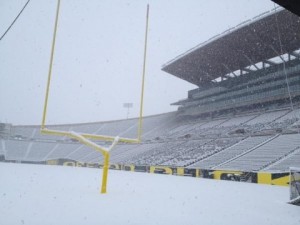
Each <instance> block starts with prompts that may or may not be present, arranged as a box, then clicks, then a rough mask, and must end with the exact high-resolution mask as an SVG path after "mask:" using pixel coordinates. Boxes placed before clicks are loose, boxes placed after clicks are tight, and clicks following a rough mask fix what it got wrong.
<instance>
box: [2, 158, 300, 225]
mask: <svg viewBox="0 0 300 225" xmlns="http://www.w3.org/2000/svg"><path fill="white" fill-rule="evenodd" d="M101 172H102V171H101V170H99V169H91V168H78V167H77V168H76V167H60V166H45V165H25V164H9V163H0V224H1V225H17V224H21V225H22V224H28V225H46V224H49V225H50V224H53V225H54V224H55V225H56V224H64V225H69V224H70V225H75V224H80V225H83V224H87V225H94V224H95V225H96V224H97V225H100V224H107V225H111V224H118V225H122V224H136V225H146V224H149V225H155V224H161V225H168V224H170V225H175V224H176V225H177V224H178V225H179V224H180V225H193V224H203V225H206V224H209V225H213V224H216V225H217V224H218V225H222V224H223V225H227V224H228V225H247V224H249V225H250V224H251V225H253V224H254V225H260V224H262V225H271V224H272V225H276V224H278V225H283V224H285V225H299V224H300V207H297V206H293V205H289V204H287V203H286V202H287V201H288V200H289V189H288V188H287V187H279V186H268V185H258V184H248V183H238V182H230V181H217V180H207V179H197V178H190V177H176V176H171V175H158V174H146V173H134V172H125V171H113V170H110V171H109V179H108V193H107V194H105V195H103V194H102V195H101V194H99V187H100V182H101Z"/></svg>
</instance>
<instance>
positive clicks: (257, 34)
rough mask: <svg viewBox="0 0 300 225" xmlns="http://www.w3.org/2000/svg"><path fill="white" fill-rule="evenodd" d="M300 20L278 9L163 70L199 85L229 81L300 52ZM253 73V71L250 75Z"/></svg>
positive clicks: (220, 37)
mask: <svg viewBox="0 0 300 225" xmlns="http://www.w3.org/2000/svg"><path fill="white" fill-rule="evenodd" d="M299 34H300V18H299V17H298V16H296V15H294V14H293V13H291V12H289V11H287V10H283V9H279V8H277V9H274V10H271V11H269V12H265V13H263V14H261V15H258V16H256V17H255V18H253V19H252V20H248V21H245V22H243V23H241V24H239V25H237V26H236V27H234V28H231V29H229V30H226V31H224V32H223V33H222V34H220V35H216V36H215V37H212V38H211V39H209V40H208V41H206V42H204V43H202V44H200V45H198V46H196V47H194V48H192V49H191V50H189V51H187V52H186V53H184V54H182V55H180V56H178V57H176V58H175V59H173V60H171V61H170V62H168V63H166V64H165V65H163V67H162V70H163V71H165V72H167V73H170V74H172V75H174V76H176V77H178V78H180V79H183V80H186V81H188V82H190V83H193V84H195V85H198V86H201V85H202V84H203V83H204V84H205V83H210V82H211V81H213V80H215V79H217V78H222V79H223V78H226V76H228V75H230V74H232V72H234V71H240V70H242V71H244V72H249V69H248V68H247V67H249V66H251V65H255V64H257V63H261V62H262V63H266V64H269V65H272V64H273V63H272V61H269V59H271V58H274V57H276V56H280V55H283V54H286V53H289V54H290V55H297V57H299V55H298V54H297V53H294V51H295V50H297V49H299V48H300V35H299ZM250 72H251V71H250Z"/></svg>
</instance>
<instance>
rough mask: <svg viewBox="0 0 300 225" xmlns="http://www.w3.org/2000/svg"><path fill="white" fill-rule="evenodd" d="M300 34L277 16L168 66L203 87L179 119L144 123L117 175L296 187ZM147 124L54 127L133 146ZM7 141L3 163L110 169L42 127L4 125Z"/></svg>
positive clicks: (122, 154)
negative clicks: (292, 174)
mask: <svg viewBox="0 0 300 225" xmlns="http://www.w3.org/2000/svg"><path fill="white" fill-rule="evenodd" d="M299 34H300V18H299V17H298V16H296V15H295V14H293V13H291V12H289V11H287V10H285V9H282V8H276V9H274V10H270V11H268V12H265V13H263V14H261V15H258V16H256V17H255V18H253V19H251V20H248V21H245V22H243V23H241V24H239V25H237V26H235V27H233V28H230V29H228V30H226V31H224V32H223V33H221V34H218V35H216V36H214V37H212V38H211V39H209V40H207V41H206V42H204V43H201V44H199V45H197V46H195V47H194V48H192V49H190V50H188V51H186V52H184V53H182V54H181V55H179V56H178V57H176V58H174V59H172V60H171V61H169V62H166V63H165V64H164V65H163V66H162V71H164V72H166V73H167V74H168V75H172V76H175V77H177V78H179V79H182V80H185V81H188V82H190V83H192V84H195V85H197V86H198V88H197V89H193V90H190V91H188V93H187V98H186V99H182V100H178V101H177V102H174V103H172V105H176V106H179V107H178V110H177V111H175V112H171V113H164V114H159V115H153V116H147V117H144V118H143V134H142V142H141V143H139V144H130V143H127V144H126V143H123V144H118V145H117V146H116V147H115V148H114V149H113V150H112V151H111V154H110V169H111V171H113V170H126V171H135V172H145V173H160V174H173V175H178V176H185V178H183V177H182V178H183V179H196V178H199V177H200V178H209V179H216V180H231V181H238V182H247V183H259V184H270V185H279V186H288V185H289V184H290V179H291V178H290V168H293V167H299V165H300V136H299V135H300V76H299V74H300V36H299ZM138 122H139V120H138V118H135V119H126V120H117V121H106V122H93V123H80V124H63V125H49V126H48V128H49V129H53V130H61V131H66V130H68V131H74V132H80V133H88V134H95V135H97V134H107V135H110V136H122V137H126V138H134V137H136V130H137V127H138ZM0 142H1V144H0V162H6V163H26V164H46V165H64V166H76V167H89V168H102V166H103V156H102V154H101V153H100V152H97V151H94V150H92V149H90V148H88V147H86V146H84V145H82V144H81V143H79V142H78V140H76V139H72V138H69V137H66V136H62V137H56V136H50V135H43V134H41V133H40V126H34V125H32V126H28V125H26V126H25V125H24V126H21V125H14V124H10V123H2V124H0ZM97 143H98V144H101V145H104V146H108V144H109V143H108V142H106V141H97ZM141 174H142V175H143V173H141ZM161 177H163V176H161ZM187 177H191V178H187ZM192 177H195V178H192ZM297 179H298V182H299V178H297ZM297 179H296V178H295V183H297ZM222 182H224V181H222ZM295 187H296V189H295V190H294V191H293V193H296V192H297V185H295ZM298 192H299V189H298ZM298 194H299V193H298ZM295 198H298V200H299V196H293V199H295ZM298 200H297V201H298ZM287 201H288V200H287ZM298 219H299V218H298Z"/></svg>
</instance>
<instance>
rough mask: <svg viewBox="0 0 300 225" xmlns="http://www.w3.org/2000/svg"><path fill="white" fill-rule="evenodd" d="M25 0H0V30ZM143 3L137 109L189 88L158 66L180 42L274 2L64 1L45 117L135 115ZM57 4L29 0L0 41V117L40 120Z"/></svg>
mask: <svg viewBox="0 0 300 225" xmlns="http://www.w3.org/2000/svg"><path fill="white" fill-rule="evenodd" d="M25 3H26V0H1V1H0V35H2V34H3V33H4V31H5V30H6V29H7V27H8V26H9V25H10V23H11V22H12V20H13V19H14V18H15V16H16V15H17V14H18V12H19V11H20V9H21V8H22V7H23V5H24V4H25ZM147 3H149V4H150V20H149V36H148V38H149V41H148V54H147V57H148V61H147V69H146V84H145V107H144V115H153V114H159V113H163V112H168V111H174V110H176V109H177V108H176V107H174V106H170V103H172V102H175V101H177V100H180V99H183V98H186V97H187V91H188V90H190V89H193V88H196V86H194V85H192V84H189V83H187V82H186V81H183V80H180V79H178V78H176V77H174V76H172V75H169V74H167V73H165V72H162V71H161V66H162V65H163V64H164V63H166V62H168V61H169V60H171V59H173V58H174V57H176V56H178V55H179V54H182V53H183V52H185V51H187V50H188V49H190V48H192V47H194V46H196V45H198V44H199V43H201V42H203V41H205V40H207V39H209V38H210V37H212V36H214V35H216V34H219V33H221V32H223V31H224V30H226V29H228V28H230V27H233V26H235V25H237V24H239V23H241V22H243V21H245V20H247V19H250V18H253V17H254V16H256V15H258V14H260V13H262V12H264V11H266V10H270V9H272V8H274V4H273V2H272V1H270V0H210V1H207V0H206V1H204V0H187V1H179V0H176V1H175V0H168V1H167V0H165V1H162V0H148V1H144V0H134V1H133V0H132V1H129V0H127V1H125V0H89V1H84V0H76V1H75V0H73V1H71V0H62V1H61V11H60V16H59V27H58V33H57V45H56V50H55V58H54V67H53V73H52V83H51V90H50V96H49V107H48V117H47V124H60V123H82V122H93V121H104V120H115V119H124V118H126V114H127V110H126V109H125V108H123V103H125V102H132V103H133V105H134V107H133V108H132V109H131V111H130V117H137V116H138V111H139V101H140V100H139V99H140V89H141V84H140V83H141V75H142V65H143V47H144V33H145V23H146V18H145V13H146V5H147ZM56 4H57V2H56V1H54V0H31V1H30V3H29V5H28V6H27V8H26V9H25V10H24V12H23V14H22V15H21V16H20V18H19V19H18V20H17V22H16V23H15V25H14V26H13V27H12V29H11V30H10V31H9V32H8V33H7V35H6V36H5V37H4V38H3V39H2V41H0V78H1V82H0V122H8V123H13V124H14V125H17V124H36V125H37V124H40V123H41V119H42V111H43V104H44V97H45V89H46V82H47V76H48V68H49V60H50V50H51V43H52V34H53V26H54V19H55V10H56Z"/></svg>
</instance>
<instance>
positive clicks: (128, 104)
mask: <svg viewBox="0 0 300 225" xmlns="http://www.w3.org/2000/svg"><path fill="white" fill-rule="evenodd" d="M123 107H124V108H126V109H127V115H126V119H128V116H129V109H130V108H132V107H133V103H130V102H127V103H124V104H123Z"/></svg>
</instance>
